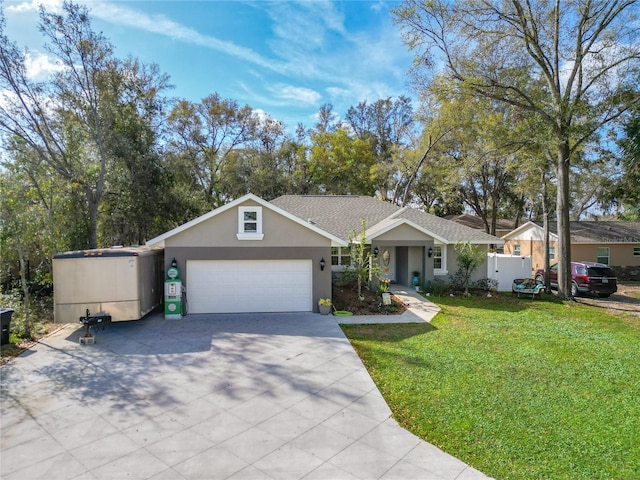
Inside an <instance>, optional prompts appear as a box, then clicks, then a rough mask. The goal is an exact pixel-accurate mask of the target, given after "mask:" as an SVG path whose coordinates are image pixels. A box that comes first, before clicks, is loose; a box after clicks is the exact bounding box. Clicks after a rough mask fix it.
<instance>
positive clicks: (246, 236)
mask: <svg viewBox="0 0 640 480" xmlns="http://www.w3.org/2000/svg"><path fill="white" fill-rule="evenodd" d="M245 213H255V214H256V220H255V224H256V230H255V231H253V230H245V223H254V222H251V221H247V220H245V218H244V216H245ZM236 237H237V238H238V240H262V239H263V238H264V233H262V207H239V208H238V233H237V235H236Z"/></svg>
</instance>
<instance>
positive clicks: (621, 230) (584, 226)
mask: <svg viewBox="0 0 640 480" xmlns="http://www.w3.org/2000/svg"><path fill="white" fill-rule="evenodd" d="M532 225H533V226H535V227H536V228H539V229H540V230H542V228H543V226H542V223H541V222H528V223H525V224H524V225H521V226H520V227H518V228H517V229H515V230H513V231H512V232H509V233H508V234H506V235H505V236H504V237H503V238H512V237H513V235H514V233H515V234H517V233H520V231H521V230H527V229H529V228H532ZM557 227H558V225H557V223H556V222H549V233H550V234H551V236H552V238H553V239H554V240H555V239H557V233H558V228H557ZM569 231H570V233H571V242H572V243H599V244H604V243H640V222H628V221H624V220H583V221H577V220H573V221H570V222H569Z"/></svg>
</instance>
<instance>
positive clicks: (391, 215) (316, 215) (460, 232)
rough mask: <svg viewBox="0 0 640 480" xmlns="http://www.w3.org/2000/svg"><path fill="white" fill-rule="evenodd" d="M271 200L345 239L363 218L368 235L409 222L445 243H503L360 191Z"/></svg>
mask: <svg viewBox="0 0 640 480" xmlns="http://www.w3.org/2000/svg"><path fill="white" fill-rule="evenodd" d="M271 203H272V204H274V205H277V206H278V207H280V208H282V209H283V210H286V211H288V212H290V213H292V214H293V215H295V216H297V217H299V218H302V219H304V220H307V221H308V222H311V223H312V224H314V225H316V226H318V227H320V228H322V229H323V230H326V231H327V232H330V233H331V234H333V235H335V236H337V237H339V238H342V239H344V240H347V239H348V238H349V235H350V234H351V233H352V232H353V231H354V230H355V231H356V232H359V230H360V228H361V222H362V219H363V218H364V219H365V222H366V227H367V238H368V239H370V238H375V237H376V236H378V235H381V234H382V233H384V232H387V231H389V230H391V229H393V228H395V227H397V226H399V225H401V224H407V225H410V226H412V227H414V228H416V229H418V230H420V231H422V232H423V233H425V234H427V235H429V236H432V237H433V238H435V239H436V240H438V241H439V242H441V243H445V244H453V243H457V242H470V243H479V244H500V245H501V244H503V243H504V241H503V240H501V239H500V238H497V237H494V236H493V235H488V234H486V233H484V232H483V231H480V230H475V229H473V228H469V227H466V226H464V225H461V224H458V223H454V222H452V221H450V220H447V219H445V218H440V217H436V216H435V215H431V214H429V213H426V212H423V211H420V210H417V209H415V208H411V207H399V206H397V205H394V204H392V203H390V202H385V201H382V200H378V199H377V198H373V197H366V196H360V195H284V196H282V197H278V198H276V199H275V200H272V201H271Z"/></svg>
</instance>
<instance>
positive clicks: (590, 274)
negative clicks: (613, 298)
mask: <svg viewBox="0 0 640 480" xmlns="http://www.w3.org/2000/svg"><path fill="white" fill-rule="evenodd" d="M536 280H537V281H538V282H544V269H540V270H538V271H536ZM571 280H572V282H571V295H573V296H574V297H575V296H577V295H578V294H580V293H590V294H593V295H598V296H599V297H608V296H610V295H611V294H612V293H616V292H617V291H618V282H617V279H616V277H615V275H614V274H613V271H612V270H611V268H610V267H609V265H605V264H603V263H594V262H571ZM549 281H550V283H551V288H558V264H557V263H556V264H555V265H552V266H551V267H550V268H549Z"/></svg>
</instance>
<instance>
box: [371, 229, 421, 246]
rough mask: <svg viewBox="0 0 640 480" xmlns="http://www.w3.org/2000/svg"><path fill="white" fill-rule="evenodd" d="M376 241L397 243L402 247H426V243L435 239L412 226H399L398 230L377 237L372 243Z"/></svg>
mask: <svg viewBox="0 0 640 480" xmlns="http://www.w3.org/2000/svg"><path fill="white" fill-rule="evenodd" d="M376 241H379V242H395V243H397V244H400V245H411V244H413V245H424V242H425V241H433V238H432V237H430V236H429V235H425V234H424V233H423V232H421V231H419V230H416V229H415V228H413V227H412V226H410V225H398V226H397V227H396V228H394V229H392V230H389V231H388V232H385V233H383V234H381V235H378V236H376V237H375V239H373V240H372V243H375V242H376Z"/></svg>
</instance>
